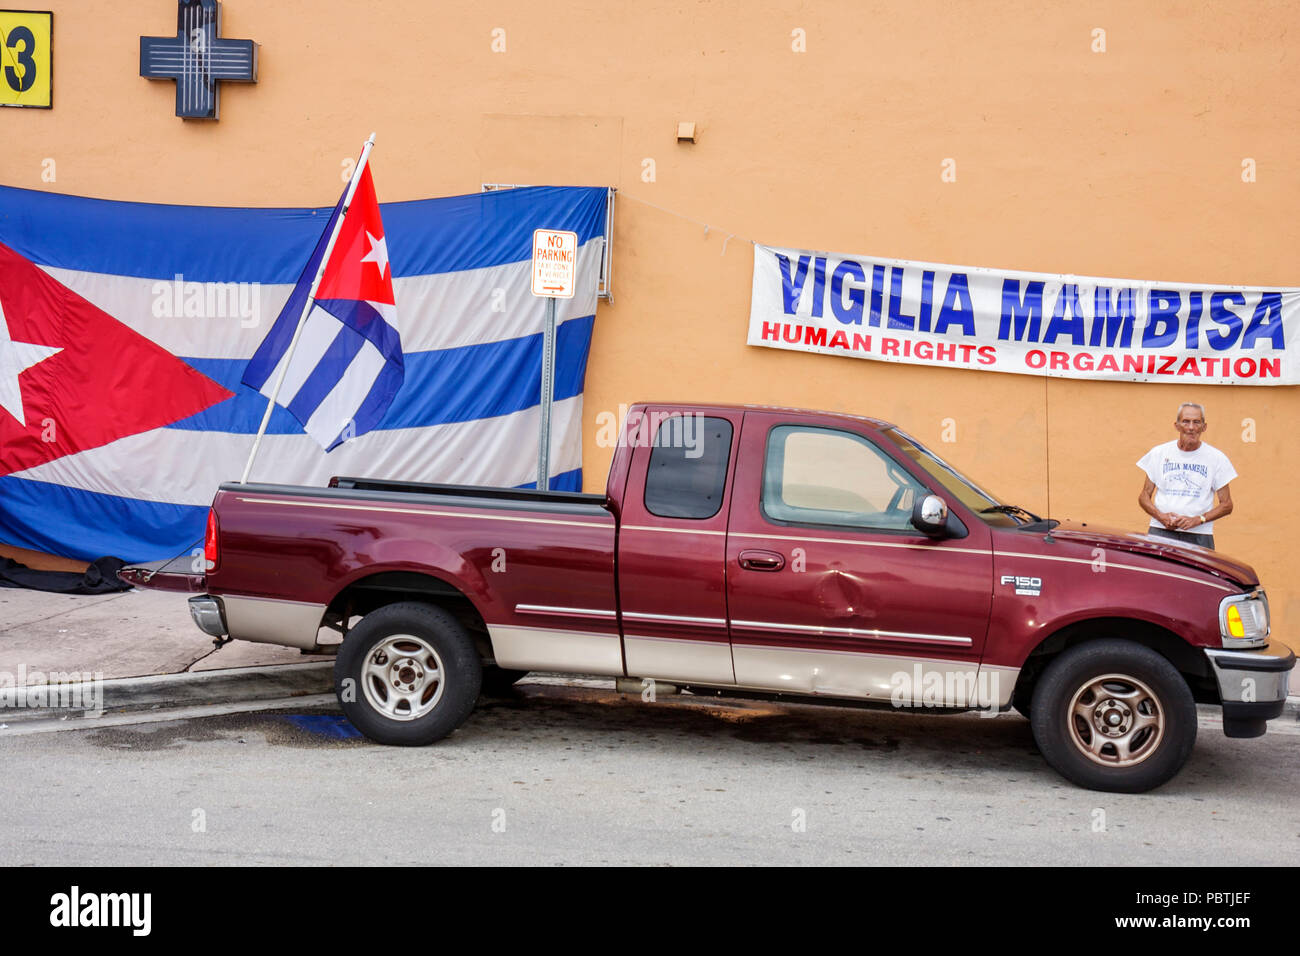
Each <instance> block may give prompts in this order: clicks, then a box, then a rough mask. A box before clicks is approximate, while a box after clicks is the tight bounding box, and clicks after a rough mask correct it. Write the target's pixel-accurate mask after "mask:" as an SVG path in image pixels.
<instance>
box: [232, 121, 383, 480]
mask: <svg viewBox="0 0 1300 956" xmlns="http://www.w3.org/2000/svg"><path fill="white" fill-rule="evenodd" d="M369 145H370V144H369V143H367V151H366V152H367V153H368V152H369V149H368V147H369ZM365 158H366V153H363V154H362V162H361V164H359V166H358V171H357V173H356V174H354V177H353V180H352V181H350V182H349V184H348V185H349V188H348V189H347V190H345V191H344V194H343V196H342V197H341V198H340V199H339V204H338V205H337V206H336V207H335V208H334V213H333V214H332V215H331V216H330V218H329V221H328V222H327V223H326V226H325V231H324V232H323V233H322V234H321V238H320V242H318V243H317V244H316V249H315V250H314V251H313V253H312V256H311V259H309V260H308V262H307V267H306V268H305V269H304V270H303V272H302V275H301V276H300V277H299V278H298V282H297V284H296V285H295V286H294V289H293V292H292V293H290V295H289V300H288V301H287V302H286V303H285V306H284V308H283V309H281V310H280V317H279V318H278V319H276V321H275V325H273V326H272V327H271V331H270V333H269V334H268V335H267V337H266V340H265V341H263V342H262V346H261V348H259V349H258V350H257V352H256V354H254V356H253V358H252V359H251V360H250V361H249V363H248V368H247V369H246V370H245V371H244V376H243V379H242V381H243V384H245V385H248V386H250V387H251V388H255V389H257V390H258V391H259V392H261V393H262V394H263V395H265V396H266V397H267V399H268V400H270V401H274V402H275V403H276V404H278V405H280V406H282V407H284V408H285V409H287V410H288V411H289V413H290V414H291V415H293V417H294V418H296V419H298V421H300V422H301V423H302V426H303V429H304V430H305V431H306V432H307V434H309V435H311V437H312V438H314V439H316V441H317V443H318V444H319V445H320V446H321V447H322V448H324V449H325V450H326V451H330V450H332V449H334V448H335V447H337V446H338V445H340V444H342V443H343V442H344V441H346V440H348V439H349V438H355V437H356V436H358V435H363V434H365V433H366V432H368V431H370V430H371V429H373V428H374V427H375V426H376V425H378V424H379V422H380V421H381V420H382V419H383V417H384V413H385V412H387V411H388V407H389V406H390V405H391V404H392V403H393V398H394V397H395V396H396V395H397V390H398V389H399V388H401V386H402V379H403V377H404V368H403V362H402V340H401V337H400V336H399V335H398V332H397V329H396V326H395V323H396V317H397V307H396V306H395V305H394V299H393V275H392V270H391V269H390V267H389V262H388V244H387V242H386V240H385V239H384V224H383V221H382V219H381V217H380V214H379V202H378V200H377V199H376V198H375V185H374V181H373V180H372V179H371V176H370V164H369V163H367V162H365ZM354 182H355V192H354V191H353V183H354ZM349 199H350V203H349ZM345 203H349V204H348V205H347V206H346V208H345ZM340 220H341V221H340ZM326 254H328V255H329V261H328V263H326V265H325V269H324V271H323V272H322V271H321V267H320V266H321V260H322V259H323V258H324V257H325V255H326ZM318 277H319V285H316V284H315V282H316V280H317V278H318ZM313 293H314V295H313ZM309 299H310V300H311V305H310V311H308V312H307V315H306V318H305V319H304V318H303V310H304V309H305V308H308V305H307V303H308V300H309ZM300 321H301V324H302V330H301V332H299V333H298V334H297V335H295V332H297V330H298V326H299V323H300ZM277 389H278V394H277ZM268 411H269V410H268ZM268 417H269V416H268ZM258 438H259V440H260V438H261V435H260V433H259V435H258ZM272 477H274V476H272Z"/></svg>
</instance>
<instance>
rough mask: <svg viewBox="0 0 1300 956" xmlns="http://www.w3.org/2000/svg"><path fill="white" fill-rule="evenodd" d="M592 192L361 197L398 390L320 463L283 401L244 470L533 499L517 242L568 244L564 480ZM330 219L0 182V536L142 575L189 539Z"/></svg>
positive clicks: (235, 459)
mask: <svg viewBox="0 0 1300 956" xmlns="http://www.w3.org/2000/svg"><path fill="white" fill-rule="evenodd" d="M605 202H606V190H604V189H588V188H559V187H532V188H527V189H515V190H505V191H499V192H489V193H482V194H475V195H470V196H456V197H451V198H446V199H431V200H419V201H414V202H403V203H386V204H382V205H381V207H380V208H381V211H382V218H383V227H384V230H385V239H386V247H387V249H391V250H392V259H391V262H390V263H389V268H390V269H391V277H392V285H393V294H394V299H395V305H396V316H397V319H396V323H397V331H398V332H399V333H400V337H401V348H402V352H403V355H402V360H403V365H404V380H403V382H402V384H401V387H400V388H399V389H398V391H397V394H396V397H395V398H394V400H393V402H392V405H391V406H390V407H389V409H388V411H387V412H386V413H385V414H384V416H383V418H382V420H380V421H379V422H378V423H377V426H376V427H375V428H374V430H372V431H369V432H368V433H366V434H360V435H359V436H358V437H356V438H352V439H351V440H347V441H344V442H343V443H342V444H340V445H338V447H336V448H335V449H334V450H333V451H332V452H330V453H329V454H328V455H327V454H326V453H325V451H324V450H323V449H322V448H321V446H320V444H318V443H317V441H316V440H315V439H313V438H312V437H311V436H310V435H309V434H307V433H306V432H305V431H304V428H303V425H302V424H301V423H300V422H299V421H298V420H297V419H295V418H294V417H293V416H292V415H290V414H289V412H288V411H286V410H285V409H283V408H280V407H276V408H275V409H274V411H273V413H272V416H271V420H270V424H269V427H268V429H267V434H266V437H265V438H264V439H263V442H262V447H261V450H260V452H259V454H258V458H257V463H256V465H255V468H254V474H253V478H254V479H255V480H259V481H275V482H285V483H300V484H308V485H323V484H325V483H326V482H327V481H328V479H329V478H330V476H331V475H341V474H347V475H363V476H369V477H380V478H392V479H400V480H409V481H436V482H447V483H454V484H479V485H498V486H507V487H529V486H531V485H533V484H535V478H536V463H537V457H538V456H537V451H538V448H537V439H538V425H539V417H540V407H539V393H540V374H541V354H542V330H543V328H544V325H545V300H543V299H539V298H536V297H534V296H533V295H531V294H530V291H529V288H530V258H531V252H532V233H533V230H534V229H539V228H545V229H567V230H572V231H574V232H576V233H577V234H578V237H579V238H578V242H579V252H578V263H577V269H578V293H577V294H576V295H575V296H574V298H572V299H568V300H565V299H561V300H558V303H557V307H558V308H557V311H558V319H559V327H558V334H557V348H556V380H555V407H554V412H553V418H552V427H553V433H552V442H553V443H552V447H551V487H552V488H554V489H558V490H577V489H579V488H580V487H581V484H582V474H581V461H582V446H581V414H582V389H583V379H584V376H585V373H586V364H587V354H588V349H589V346H590V343H591V333H592V328H593V323H594V319H595V311H596V291H597V282H598V276H599V269H600V259H601V254H602V250H603V243H604V226H605ZM332 211H333V210H332V209H331V208H330V207H325V208H323V209H238V208H215V207H191V206H161V205H150V204H140V203H126V202H111V201H105V200H96V199H84V198H80V197H74V196H64V195H58V194H52V193H43V192H35V191H29V190H22V189H13V188H9V187H2V186H0V541H3V542H5V543H8V544H11V545H16V546H18V547H22V548H31V549H35V550H39V551H46V552H49V553H53V554H60V555H65V556H68V557H75V558H82V559H93V558H95V557H99V556H101V555H105V554H112V555H116V556H118V557H121V558H123V559H125V560H128V561H148V560H157V559H161V558H170V557H172V556H175V555H178V554H186V553H189V550H190V549H191V548H194V547H197V546H199V545H201V539H202V536H203V531H204V524H205V521H206V515H207V506H208V504H209V502H210V501H211V499H212V496H213V494H214V493H215V492H216V489H217V486H218V485H219V484H220V483H221V482H223V481H231V480H236V479H238V477H239V473H240V472H241V471H242V468H243V464H244V462H245V461H246V459H247V457H248V452H249V449H250V448H251V445H252V441H253V436H254V435H255V433H256V431H257V428H258V425H259V423H260V421H261V418H262V415H263V413H264V412H265V409H266V398H265V396H263V395H261V394H259V393H258V392H257V391H256V390H254V389H253V388H251V387H249V386H248V385H245V384H243V382H242V379H243V377H244V375H245V372H246V369H247V368H248V365H249V360H250V358H251V357H252V356H253V355H254V353H255V352H256V351H257V350H258V347H259V345H261V343H262V342H263V340H264V339H265V338H266V337H267V333H268V330H269V329H270V328H271V325H272V323H273V322H274V320H275V318H276V316H277V315H278V314H279V313H280V311H281V309H282V307H283V306H284V305H285V302H286V300H287V299H288V297H289V295H290V293H291V291H292V290H293V288H294V285H295V281H296V280H297V279H298V278H299V275H300V273H301V270H302V267H303V263H304V262H306V261H307V260H308V259H309V257H310V256H311V255H312V251H313V249H314V248H315V247H316V244H317V242H318V241H319V239H320V237H321V234H322V232H323V230H324V227H325V224H326V221H327V220H328V219H329V217H330V215H331V212H332Z"/></svg>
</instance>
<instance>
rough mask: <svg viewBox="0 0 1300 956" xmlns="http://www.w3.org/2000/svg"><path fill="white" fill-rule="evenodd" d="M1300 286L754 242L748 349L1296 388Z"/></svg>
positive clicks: (1022, 371)
mask: <svg viewBox="0 0 1300 956" xmlns="http://www.w3.org/2000/svg"><path fill="white" fill-rule="evenodd" d="M1298 323H1300V289H1275V288H1247V287H1244V286H1221V285H1186V284H1182V283H1173V282H1141V281H1135V280H1128V279H1097V278H1087V277H1081V276H1069V275H1048V274H1043V273H1036V272H1006V271H999V270H995V269H981V268H965V267H962V266H946V265H936V264H934V263H928V262H905V261H901V260H897V259H872V258H868V257H865V256H846V255H841V254H836V253H827V252H813V251H809V250H803V249H781V248H775V247H772V246H763V245H757V244H756V245H755V246H754V290H753V299H752V300H751V303H750V311H749V344H750V345H763V346H767V347H769V348H777V349H794V350H797V351H802V352H821V353H824V354H827V355H848V356H852V357H853V358H864V359H875V360H877V361H883V362H905V363H908V364H912V365H939V366H947V367H951V368H972V369H982V370H984V371H991V372H1015V373H1018V374H1022V375H1053V376H1057V377H1060V378H1092V379H1110V380H1116V381H1130V382H1173V381H1177V382H1183V383H1187V382H1197V383H1201V384H1206V385H1296V384H1300V368H1298V366H1297V361H1298V359H1297V354H1296V350H1295V349H1292V348H1290V347H1289V346H1290V344H1291V343H1293V342H1295V341H1296V339H1297V335H1300V324H1298Z"/></svg>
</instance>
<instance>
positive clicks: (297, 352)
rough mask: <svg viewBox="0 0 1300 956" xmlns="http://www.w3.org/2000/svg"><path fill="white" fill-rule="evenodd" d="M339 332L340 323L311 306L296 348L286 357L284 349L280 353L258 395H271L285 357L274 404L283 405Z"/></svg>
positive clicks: (313, 368) (290, 399)
mask: <svg viewBox="0 0 1300 956" xmlns="http://www.w3.org/2000/svg"><path fill="white" fill-rule="evenodd" d="M342 331H343V323H342V322H340V321H339V320H338V319H336V318H335V317H334V316H332V315H330V314H329V313H328V312H326V311H325V310H324V309H322V308H321V307H320V306H319V305H313V306H312V307H311V312H310V313H308V315H307V321H306V322H305V323H303V327H302V337H301V338H299V340H298V347H297V348H295V349H294V350H293V357H292V358H291V359H290V358H289V350H288V349H285V352H284V355H281V356H280V361H278V362H276V363H275V368H274V369H273V370H272V371H271V375H270V377H269V378H267V380H266V382H265V383H263V385H262V389H261V391H262V394H263V395H265V396H266V397H267V398H270V397H271V393H272V392H273V391H275V383H276V382H278V381H279V380H280V369H281V367H282V366H283V365H284V363H285V361H286V360H288V361H289V371H288V372H286V373H285V376H284V384H283V385H282V386H281V387H280V394H279V395H278V396H277V397H276V404H277V405H285V406H287V405H288V404H289V403H290V402H292V401H293V400H294V397H295V396H296V395H297V394H298V390H299V389H300V388H302V386H303V383H304V382H306V381H307V376H309V375H311V373H312V372H314V371H316V366H317V365H319V364H320V360H321V358H322V357H323V356H324V355H325V350H326V349H328V348H329V347H330V345H332V344H333V342H334V340H335V339H336V338H338V334H339V333H340V332H342Z"/></svg>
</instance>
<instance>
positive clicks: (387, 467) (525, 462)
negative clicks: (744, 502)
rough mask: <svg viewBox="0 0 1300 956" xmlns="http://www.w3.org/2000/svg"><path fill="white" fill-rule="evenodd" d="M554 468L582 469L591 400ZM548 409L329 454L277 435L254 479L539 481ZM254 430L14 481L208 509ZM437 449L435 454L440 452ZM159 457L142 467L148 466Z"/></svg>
mask: <svg viewBox="0 0 1300 956" xmlns="http://www.w3.org/2000/svg"><path fill="white" fill-rule="evenodd" d="M552 414H553V417H552V419H551V423H552V429H553V430H552V435H551V474H552V475H559V474H563V473H564V472H566V471H572V470H573V469H575V468H578V467H580V466H581V465H582V396H580V395H579V396H575V397H574V398H566V399H564V400H563V401H559V402H556V403H555V406H554V409H553V412H552ZM539 417H540V411H539V409H538V406H536V405H534V406H533V407H532V408H528V409H525V410H524V411H521V412H513V413H511V414H509V415H501V416H498V417H496V418H480V419H476V420H474V421H469V422H453V423H450V424H446V425H431V426H429V427H426V428H398V429H391V430H387V431H373V432H367V433H366V434H364V435H362V436H360V437H359V438H354V439H352V440H351V441H348V442H344V443H343V444H342V445H340V446H339V447H338V448H336V449H334V450H333V451H332V452H330V453H329V454H328V455H326V454H325V453H324V452H322V451H321V448H320V445H318V444H316V442H315V440H314V439H312V438H311V437H310V436H308V435H304V434H294V435H267V436H265V437H264V438H263V439H262V448H261V451H260V452H258V458H257V463H256V464H255V465H254V466H253V474H252V479H253V480H255V481H268V482H269V481H274V482H283V483H286V484H304V485H315V486H323V485H324V484H325V483H326V482H327V481H328V480H329V479H330V477H331V476H332V475H353V476H360V477H367V478H388V479H392V480H395V481H428V482H442V483H446V484H457V485H495V486H499V487H507V488H509V487H514V486H515V485H522V484H526V483H527V482H530V481H532V480H534V479H535V478H536V477H537V434H538V424H539ZM252 444H253V436H252V435H233V434H230V433H229V432H200V431H190V430H188V429H182V428H156V429H154V430H153V431H150V432H144V433H143V434H140V435H131V436H130V437H128V438H122V439H119V440H118V441H115V442H112V443H111V444H108V445H104V446H102V447H100V448H92V449H90V450H89V451H83V452H78V453H77V454H75V455H65V456H64V457H63V458H57V459H55V460H54V461H51V462H46V463H45V464H43V465H37V466H36V467H35V468H28V469H26V470H25V471H19V472H15V473H14V475H13V477H15V478H22V479H30V480H32V481H47V482H51V483H53V484H57V485H65V486H68V487H72V488H81V489H84V490H86V491H97V492H100V493H101V494H106V495H120V496H122V497H126V498H140V499H143V500H146V501H163V502H171V503H174V504H181V505H208V504H210V503H211V502H212V496H213V495H214V494H216V491H217V486H218V485H220V484H221V483H222V482H225V481H236V480H238V478H239V471H240V469H241V468H242V466H243V462H244V461H245V460H246V459H247V458H248V450H249V448H251V447H252ZM431 449H433V450H436V454H431V453H430V450H431ZM142 461H147V462H149V463H150V466H149V467H148V468H141V467H140V462H142Z"/></svg>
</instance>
